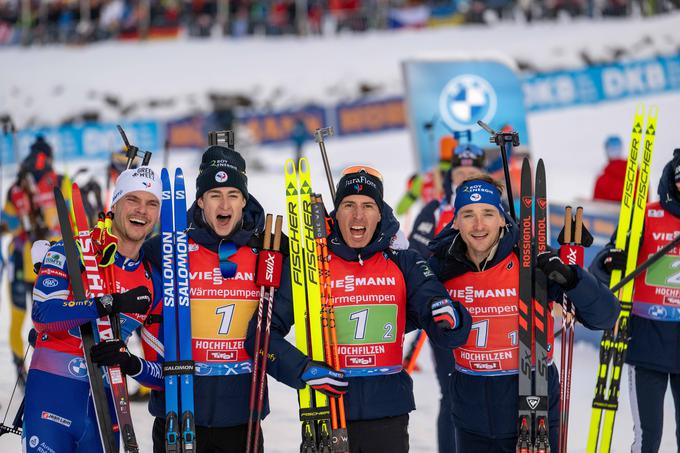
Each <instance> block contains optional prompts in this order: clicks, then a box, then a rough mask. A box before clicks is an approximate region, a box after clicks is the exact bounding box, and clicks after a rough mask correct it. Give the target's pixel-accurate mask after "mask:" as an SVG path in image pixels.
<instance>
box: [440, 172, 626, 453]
mask: <svg viewBox="0 0 680 453" xmlns="http://www.w3.org/2000/svg"><path fill="white" fill-rule="evenodd" d="M501 193H502V188H501V187H500V186H498V185H497V184H496V183H495V182H494V181H493V179H491V178H490V177H483V176H479V177H475V178H473V179H470V180H468V181H465V182H464V183H463V184H461V185H460V186H459V187H458V189H457V190H456V199H455V204H454V210H455V215H454V218H453V222H452V224H451V225H449V226H447V227H446V228H444V230H443V231H442V232H441V233H440V234H439V235H438V236H437V237H436V238H435V240H434V241H433V243H432V244H431V249H432V251H433V253H434V254H433V256H432V257H431V258H430V261H429V263H430V265H431V267H432V269H433V271H434V272H435V273H436V274H437V277H439V279H440V280H441V281H442V282H443V283H444V286H445V287H446V288H447V290H448V291H449V294H450V296H451V298H452V299H454V300H460V301H461V302H462V305H463V306H465V308H467V309H468V310H469V312H470V314H471V315H472V322H473V324H472V333H471V334H470V336H469V338H468V339H467V343H466V344H465V345H463V346H461V347H460V348H458V349H455V350H453V351H452V352H451V354H453V355H454V357H455V360H456V362H455V371H454V372H453V374H452V375H451V378H450V380H449V395H450V398H451V402H452V410H453V422H454V426H455V438H456V451H459V452H473V451H485V452H492V453H495V452H499V453H500V452H514V451H515V448H516V443H517V420H518V408H517V405H518V404H517V401H518V373H517V370H518V344H517V338H518V323H519V311H518V303H519V298H518V294H519V291H518V287H519V265H518V255H517V253H518V251H517V243H518V240H519V229H518V227H517V224H516V223H515V222H514V221H513V220H512V218H511V217H510V216H508V215H507V214H506V212H505V209H504V208H503V204H502V203H501ZM537 267H538V268H539V269H540V270H541V271H542V272H544V273H545V274H546V275H547V276H548V282H549V283H548V299H549V300H550V301H561V300H562V296H563V294H565V293H566V294H567V296H568V297H569V299H571V300H572V301H573V303H574V306H575V307H576V318H577V319H578V321H579V322H581V323H583V324H584V325H585V326H586V327H588V328H590V329H607V328H611V327H612V326H613V325H614V323H615V322H616V319H617V316H618V313H619V305H618V301H617V300H616V298H614V296H613V295H612V293H611V292H610V291H609V289H608V288H607V287H605V286H604V285H602V284H601V283H599V282H598V281H597V280H596V279H595V277H593V276H592V275H590V274H589V273H588V272H586V271H585V270H583V269H582V268H580V267H577V266H567V265H565V264H564V263H563V262H562V261H561V260H560V258H559V256H558V255H557V254H555V253H554V252H552V251H549V252H545V253H543V254H541V255H539V257H538V259H537ZM551 305H552V302H551ZM549 311H550V310H549ZM547 330H548V332H549V345H548V351H549V361H550V362H552V351H553V349H554V345H553V337H552V332H553V321H552V316H550V317H549V318H548V327H547ZM549 365H550V366H549V371H548V395H549V404H548V407H549V429H550V444H551V445H552V448H553V451H557V445H558V432H559V429H558V428H559V404H560V403H559V378H558V374H557V368H556V367H555V365H554V364H552V363H550V364H549Z"/></svg>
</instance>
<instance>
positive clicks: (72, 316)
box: [23, 167, 161, 452]
mask: <svg viewBox="0 0 680 453" xmlns="http://www.w3.org/2000/svg"><path fill="white" fill-rule="evenodd" d="M160 192H161V190H160V181H159V180H158V178H156V176H155V175H154V173H153V171H151V169H149V168H147V167H140V168H138V169H135V170H128V171H126V172H124V173H122V174H121V176H120V177H119V178H118V181H117V183H116V191H115V194H116V195H114V198H113V201H112V210H113V212H114V219H113V225H112V234H113V235H115V236H116V237H117V238H118V249H117V252H116V254H115V258H114V264H113V265H114V266H115V267H114V275H115V279H114V280H115V290H114V291H113V292H112V293H111V294H106V295H104V296H101V297H95V298H92V299H85V300H74V299H73V295H72V293H71V287H70V283H69V275H68V269H67V267H66V256H65V251H64V244H63V242H61V241H60V242H57V243H56V244H54V245H52V246H51V247H50V249H49V250H48V251H47V254H46V255H45V257H44V258H43V260H42V265H41V267H40V272H39V274H38V278H37V281H36V284H35V287H34V288H33V308H32V313H31V314H32V317H33V323H34V325H35V329H36V331H37V333H38V336H37V341H36V345H35V351H34V353H33V357H32V360H31V366H30V369H29V372H28V380H27V384H26V402H25V404H26V406H25V415H24V433H23V436H24V441H25V446H26V451H29V452H33V451H35V452H38V451H58V452H98V451H102V446H101V441H100V437H99V433H98V429H97V421H96V417H95V412H94V406H93V403H92V399H91V397H90V386H89V381H88V376H87V369H86V367H85V359H84V358H83V350H82V342H81V339H80V331H79V326H80V325H82V324H84V323H87V322H93V321H95V320H96V319H98V318H100V317H103V316H108V315H111V314H117V313H120V314H121V340H110V341H104V342H102V343H99V344H97V345H95V346H94V347H93V348H92V358H93V360H94V361H95V362H97V363H99V364H100V365H112V364H113V363H111V360H110V359H111V356H114V357H118V356H122V358H117V359H116V362H117V363H116V364H119V365H121V371H123V373H125V374H127V375H129V376H132V377H133V378H135V379H136V380H137V381H139V382H140V383H141V384H144V385H153V383H154V382H155V381H157V380H158V378H159V377H160V375H161V368H160V366H158V365H156V364H154V363H151V362H147V361H145V360H142V359H138V358H136V357H134V356H131V355H130V354H128V353H126V352H125V344H124V342H125V341H126V340H127V338H128V337H129V336H130V335H131V333H132V332H133V331H134V330H136V329H138V328H140V327H142V328H143V326H144V323H145V320H146V319H147V315H148V313H149V308H150V305H151V300H152V294H153V283H152V277H151V275H150V272H149V268H148V265H147V264H146V263H145V258H144V255H143V253H142V252H141V247H142V244H143V242H144V240H145V238H146V236H147V235H148V234H149V233H150V232H151V231H152V230H153V228H154V225H155V224H156V222H157V221H158V216H159V212H160ZM142 338H145V335H142ZM107 395H108V396H109V409H110V412H111V419H112V420H114V421H115V420H116V417H115V412H114V410H113V402H112V401H111V395H110V393H109V392H107Z"/></svg>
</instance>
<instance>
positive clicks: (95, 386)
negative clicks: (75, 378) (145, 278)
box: [54, 184, 139, 453]
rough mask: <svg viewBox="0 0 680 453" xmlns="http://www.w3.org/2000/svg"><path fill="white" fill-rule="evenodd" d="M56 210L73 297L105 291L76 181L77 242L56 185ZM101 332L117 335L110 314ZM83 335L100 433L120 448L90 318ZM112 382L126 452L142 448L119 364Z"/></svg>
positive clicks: (110, 448)
mask: <svg viewBox="0 0 680 453" xmlns="http://www.w3.org/2000/svg"><path fill="white" fill-rule="evenodd" d="M54 197H55V201H56V207H57V214H58V217H59V223H60V226H61V233H62V237H63V240H64V249H65V254H66V263H67V267H68V270H69V279H70V282H71V289H72V293H73V298H74V300H85V299H87V298H92V297H98V296H101V295H103V294H104V290H105V288H104V287H105V286H109V285H110V284H111V283H112V282H111V279H110V277H109V278H108V279H107V280H108V282H109V285H107V283H106V281H105V279H103V278H102V277H101V275H100V272H99V262H98V259H97V255H96V250H95V247H96V244H95V241H94V239H93V238H92V236H91V232H90V229H89V225H88V221H87V214H86V213H85V208H84V206H83V201H82V197H81V194H80V190H79V188H78V185H77V184H73V187H72V208H73V213H74V218H75V225H76V227H77V230H78V236H77V238H78V243H79V246H78V245H76V240H75V239H74V232H73V226H72V225H71V212H70V210H69V208H68V206H67V204H66V201H65V199H64V195H63V194H62V193H61V191H60V190H59V189H54ZM81 259H82V262H83V264H84V272H81V266H80V265H81ZM109 274H110V272H109ZM83 277H85V279H84V281H83ZM96 324H97V328H98V332H97V333H98V335H99V338H100V339H101V340H105V339H109V338H113V337H114V332H113V330H112V325H111V320H110V319H109V317H103V318H99V319H98V320H97V322H96ZM80 335H81V340H82V344H83V354H84V357H85V364H86V368H87V374H88V379H89V382H90V389H91V392H92V399H93V402H94V407H95V415H96V418H97V424H98V428H99V436H100V440H101V443H102V447H103V450H104V452H105V453H113V452H115V451H117V446H116V439H115V434H114V430H113V423H112V420H111V417H110V415H109V408H108V399H107V396H106V388H105V384H104V378H103V376H102V372H101V369H100V368H99V366H97V365H96V364H95V363H94V362H93V361H92V357H91V354H90V349H91V348H92V346H94V344H95V342H96V337H95V332H94V329H93V328H92V323H90V322H88V323H85V324H83V325H81V326H80ZM107 373H108V379H109V385H110V388H111V393H112V397H113V403H114V407H115V410H116V416H117V418H118V428H119V431H120V432H121V435H122V444H123V448H124V450H125V451H126V452H131V453H134V452H137V451H139V448H138V445H137V441H136V438H135V433H134V429H133V426H132V417H131V415H130V404H129V398H128V393H127V383H126V381H125V376H124V375H123V374H122V372H121V370H120V368H119V367H108V368H107Z"/></svg>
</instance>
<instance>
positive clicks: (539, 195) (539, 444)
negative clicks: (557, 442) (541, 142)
mask: <svg viewBox="0 0 680 453" xmlns="http://www.w3.org/2000/svg"><path fill="white" fill-rule="evenodd" d="M534 187H535V189H536V192H535V194H534V213H535V218H534V221H535V226H534V233H535V235H536V237H535V242H536V249H535V253H536V254H539V253H542V252H546V251H548V244H547V242H548V241H547V235H548V226H547V215H546V211H547V207H548V203H547V198H546V188H545V166H544V164H543V159H539V160H538V166H537V167H536V185H535V186H534ZM535 262H536V256H534V263H535ZM534 316H535V318H534V338H535V341H536V344H535V347H534V349H535V354H534V356H535V362H536V376H535V380H534V382H535V389H536V392H535V394H536V397H537V398H539V401H538V406H537V407H536V416H535V420H534V436H535V439H534V451H535V452H536V453H546V452H549V451H550V440H549V431H548V317H549V316H551V314H550V310H549V308H548V281H547V277H546V276H545V274H544V273H543V272H535V273H534Z"/></svg>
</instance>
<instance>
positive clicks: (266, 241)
mask: <svg viewBox="0 0 680 453" xmlns="http://www.w3.org/2000/svg"><path fill="white" fill-rule="evenodd" d="M212 134H213V133H212V132H211V135H210V139H209V140H210V145H216V144H217V141H216V140H213V138H215V137H214V136H213V135H212ZM271 231H272V215H271V214H267V217H266V219H265V223H264V232H263V234H264V236H263V241H262V250H263V251H264V250H269V245H270V243H271ZM265 291H266V288H265V286H264V285H262V286H260V301H259V303H258V304H257V324H256V327H255V349H254V356H253V369H252V371H251V376H250V398H249V401H248V407H249V409H250V416H249V417H248V437H247V441H246V453H250V452H251V451H252V444H253V436H252V434H253V428H254V426H253V422H254V419H253V416H255V415H256V416H257V417H258V418H259V417H260V414H255V395H256V394H257V387H258V385H259V383H258V381H257V379H258V377H259V373H258V370H259V366H260V343H261V341H262V315H263V310H264V303H265V294H266V293H265ZM263 360H264V361H266V360H267V358H266V357H264V358H263ZM254 442H255V447H254V448H255V451H257V446H258V442H257V439H255V441H254Z"/></svg>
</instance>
